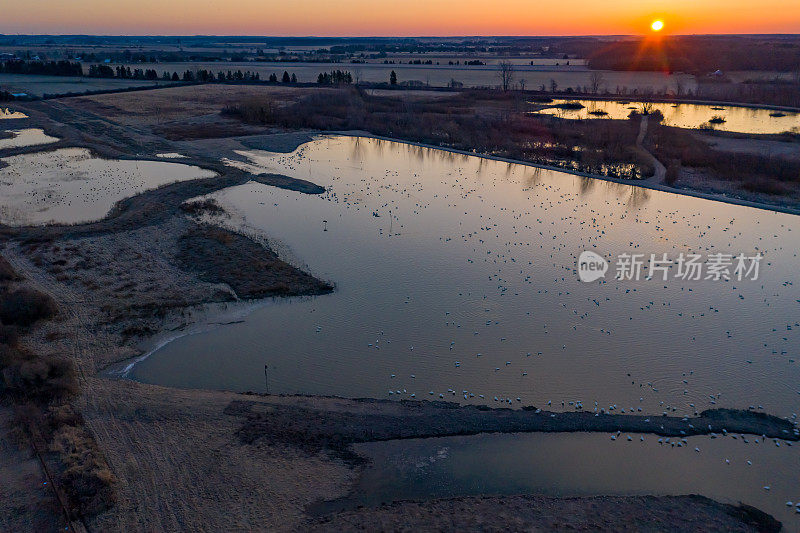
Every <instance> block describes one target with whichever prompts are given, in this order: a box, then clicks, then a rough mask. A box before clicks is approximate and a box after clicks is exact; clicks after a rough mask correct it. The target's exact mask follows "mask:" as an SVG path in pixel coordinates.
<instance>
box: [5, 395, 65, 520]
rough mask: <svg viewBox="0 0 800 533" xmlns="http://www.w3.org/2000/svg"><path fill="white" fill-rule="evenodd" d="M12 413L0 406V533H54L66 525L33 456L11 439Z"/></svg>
mask: <svg viewBox="0 0 800 533" xmlns="http://www.w3.org/2000/svg"><path fill="white" fill-rule="evenodd" d="M12 419H13V413H12V409H11V408H10V407H7V406H0V480H2V482H0V530H2V531H42V532H44V531H58V530H61V531H63V530H64V524H65V523H66V521H65V519H64V516H63V515H62V514H61V511H60V509H59V507H58V503H57V502H56V500H55V497H54V495H53V492H52V491H51V490H50V488H49V487H48V486H47V477H46V476H45V473H44V471H43V470H42V466H41V464H40V463H39V461H38V459H36V456H35V455H33V454H32V453H31V451H30V450H28V449H23V448H21V447H20V446H22V444H21V443H18V442H16V441H15V439H14V438H13V434H14V428H13V426H12Z"/></svg>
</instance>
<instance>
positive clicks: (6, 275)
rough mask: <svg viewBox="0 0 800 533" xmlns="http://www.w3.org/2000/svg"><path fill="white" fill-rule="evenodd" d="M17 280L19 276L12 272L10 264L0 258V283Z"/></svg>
mask: <svg viewBox="0 0 800 533" xmlns="http://www.w3.org/2000/svg"><path fill="white" fill-rule="evenodd" d="M19 279H20V277H19V275H18V274H17V273H16V271H14V268H13V267H12V266H11V264H10V263H9V262H8V261H7V260H6V258H5V257H2V256H0V281H17V280H19Z"/></svg>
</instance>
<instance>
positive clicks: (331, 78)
mask: <svg viewBox="0 0 800 533" xmlns="http://www.w3.org/2000/svg"><path fill="white" fill-rule="evenodd" d="M317 83H318V84H320V85H350V84H351V83H353V75H352V74H350V73H349V72H348V71H346V70H332V71H331V72H322V73H320V74H319V76H317Z"/></svg>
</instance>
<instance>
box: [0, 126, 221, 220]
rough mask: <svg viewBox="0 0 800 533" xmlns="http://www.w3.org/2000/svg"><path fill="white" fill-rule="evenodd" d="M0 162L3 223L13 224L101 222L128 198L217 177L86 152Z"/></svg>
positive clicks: (197, 170) (55, 152) (56, 152)
mask: <svg viewBox="0 0 800 533" xmlns="http://www.w3.org/2000/svg"><path fill="white" fill-rule="evenodd" d="M0 142H2V141H0ZM0 161H2V162H3V163H5V164H6V165H7V166H3V167H2V168H0V223H3V224H9V225H40V224H47V223H50V222H56V223H62V224H73V223H77V222H86V221H91V220H98V219H100V218H103V217H104V216H106V215H107V214H108V212H109V211H110V210H111V208H112V207H113V206H114V204H115V203H117V202H118V201H119V200H122V199H124V198H127V197H130V196H133V195H135V194H138V193H141V192H144V191H146V190H149V189H154V188H156V187H160V186H161V185H166V184H168V183H172V182H175V181H182V180H189V179H197V178H208V177H213V176H214V175H215V174H214V173H213V172H211V171H208V170H203V169H200V168H198V167H193V166H189V165H181V164H176V163H167V162H160V161H130V160H108V159H101V158H98V157H95V156H93V155H92V153H91V152H90V151H89V150H86V149H85V148H63V149H59V150H53V151H50V152H38V153H32V154H23V155H16V156H11V157H5V158H3V159H0Z"/></svg>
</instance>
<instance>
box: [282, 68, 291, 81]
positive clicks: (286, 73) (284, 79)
mask: <svg viewBox="0 0 800 533" xmlns="http://www.w3.org/2000/svg"><path fill="white" fill-rule="evenodd" d="M291 80H292V79H291V78H290V77H289V73H288V72H286V71H285V70H284V71H283V77H282V78H281V82H282V83H289V82H290V81H291Z"/></svg>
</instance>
